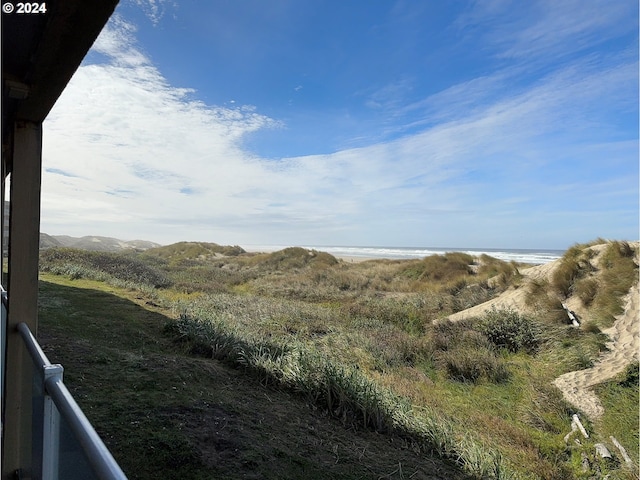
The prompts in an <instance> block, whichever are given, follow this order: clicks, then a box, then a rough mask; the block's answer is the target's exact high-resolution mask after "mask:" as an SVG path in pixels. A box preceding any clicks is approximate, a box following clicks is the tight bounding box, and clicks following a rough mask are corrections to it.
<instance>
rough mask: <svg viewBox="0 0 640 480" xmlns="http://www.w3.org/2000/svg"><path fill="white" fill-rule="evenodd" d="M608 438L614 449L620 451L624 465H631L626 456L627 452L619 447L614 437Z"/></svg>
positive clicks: (629, 459)
mask: <svg viewBox="0 0 640 480" xmlns="http://www.w3.org/2000/svg"><path fill="white" fill-rule="evenodd" d="M609 438H610V439H611V442H613V444H614V445H615V446H616V448H617V449H618V450H620V455H622V458H624V461H625V463H626V464H627V465H628V466H631V465H633V462H632V461H631V458H629V455H627V451H626V450H625V449H624V447H623V446H622V445H620V443H619V442H618V440H616V437H614V436H611V437H609Z"/></svg>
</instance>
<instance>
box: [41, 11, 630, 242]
mask: <svg viewBox="0 0 640 480" xmlns="http://www.w3.org/2000/svg"><path fill="white" fill-rule="evenodd" d="M638 68H639V65H638V2H637V1H636V0H562V1H558V0H530V1H526V2H522V1H519V0H513V1H509V0H483V1H463V0H451V1H446V2H444V1H436V0H421V1H415V0H376V1H370V0H305V1H300V0H269V1H265V0H192V1H177V0H120V4H119V5H118V7H117V8H116V11H115V13H114V15H113V16H112V17H111V19H110V21H109V22H108V24H107V25H106V27H105V29H104V30H103V32H102V33H101V35H100V36H99V37H98V39H97V40H96V42H95V44H94V46H93V48H92V49H91V50H90V52H89V53H88V55H87V57H86V58H85V60H84V62H83V63H82V65H81V66H80V67H79V69H78V70H77V72H76V73H75V75H74V77H73V78H72V80H71V81H70V83H69V85H68V86H67V88H66V90H65V91H64V92H63V94H62V96H61V97H60V98H59V100H58V102H57V103H56V105H55V106H54V108H53V109H52V111H51V113H50V114H49V116H48V118H47V120H46V121H45V124H44V137H43V181H42V214H41V231H43V232H46V233H49V234H52V235H72V236H84V235H102V236H110V237H116V238H120V239H122V240H133V239H143V240H150V241H155V242H158V243H161V244H170V243H173V242H177V241H182V240H188V241H207V242H215V243H219V244H225V245H226V244H233V245H242V246H250V245H318V246H321V245H345V246H350V245H352V246H355V245H358V246H399V247H402V246H431V247H452V248H483V247H484V248H548V249H564V248H567V247H568V246H570V245H572V244H574V243H577V242H586V241H590V240H593V239H595V238H598V237H602V238H610V239H620V240H622V239H626V240H634V239H635V240H637V239H638V237H639V188H638V185H639V172H638V165H639V161H638V147H639V146H638Z"/></svg>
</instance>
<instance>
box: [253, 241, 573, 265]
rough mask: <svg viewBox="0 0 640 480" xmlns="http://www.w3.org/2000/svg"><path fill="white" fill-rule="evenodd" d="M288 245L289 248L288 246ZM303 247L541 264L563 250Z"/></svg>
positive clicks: (268, 248) (263, 248)
mask: <svg viewBox="0 0 640 480" xmlns="http://www.w3.org/2000/svg"><path fill="white" fill-rule="evenodd" d="M288 246H292V245H288ZM297 246H300V247H303V248H309V249H314V250H319V251H322V252H327V253H330V254H331V255H334V256H336V257H354V258H358V257H359V258H389V259H400V260H402V259H415V258H423V257H427V256H429V255H436V254H440V255H441V254H443V253H446V252H464V253H468V254H469V255H474V256H480V255H482V254H483V253H484V254H487V255H490V256H492V257H495V258H499V259H500V260H504V261H507V262H510V261H512V260H513V261H514V262H520V263H531V264H536V265H539V264H543V263H549V262H553V261H554V260H557V259H558V258H560V257H562V255H563V254H564V250H545V249H515V248H436V247H343V246H329V245H297ZM244 248H245V249H246V250H249V251H254V252H275V251H278V250H282V249H283V248H287V245H247V246H246V247H244Z"/></svg>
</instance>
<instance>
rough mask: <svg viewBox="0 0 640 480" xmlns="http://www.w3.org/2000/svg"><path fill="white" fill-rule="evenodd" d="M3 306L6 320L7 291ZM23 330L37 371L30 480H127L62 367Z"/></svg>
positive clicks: (33, 400) (34, 390)
mask: <svg viewBox="0 0 640 480" xmlns="http://www.w3.org/2000/svg"><path fill="white" fill-rule="evenodd" d="M1 308H2V310H3V312H2V313H3V319H5V318H6V292H5V291H4V290H3V291H2V307H1ZM3 323H4V322H3ZM18 331H19V333H20V336H21V337H22V339H23V341H24V344H25V347H26V350H27V352H28V353H29V356H30V357H31V360H32V363H33V367H34V368H33V398H32V448H31V451H32V465H31V473H32V475H31V478H42V479H43V480H58V479H70V480H74V479H78V480H79V479H83V480H84V479H99V480H121V479H124V480H126V478H127V477H126V476H125V474H124V473H123V471H122V469H121V468H120V466H119V465H118V464H117V462H116V461H115V460H114V458H113V456H112V455H111V453H110V452H109V450H108V449H107V447H106V446H105V444H104V443H103V442H102V440H101V439H100V437H99V436H98V434H97V433H96V431H95V430H94V428H93V426H92V425H91V423H90V422H89V420H88V419H87V417H86V416H85V415H84V413H83V412H82V410H81V409H80V407H79V406H78V404H77V403H76V401H75V400H74V399H73V396H72V395H71V393H70V392H69V390H68V389H67V387H66V386H65V384H64V382H63V380H62V376H63V371H64V369H63V368H62V365H59V364H52V363H51V362H50V361H49V359H48V358H47V356H46V355H45V354H44V352H43V351H42V348H41V347H40V344H39V343H38V341H37V340H36V338H35V337H34V336H33V334H32V333H31V331H30V330H29V327H28V326H27V324H25V323H20V324H18ZM5 338H6V337H5Z"/></svg>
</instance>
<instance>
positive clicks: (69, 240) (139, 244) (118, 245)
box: [40, 233, 160, 252]
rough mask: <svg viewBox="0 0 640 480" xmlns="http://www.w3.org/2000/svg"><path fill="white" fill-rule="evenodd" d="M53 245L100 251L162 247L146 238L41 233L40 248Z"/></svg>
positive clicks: (43, 248)
mask: <svg viewBox="0 0 640 480" xmlns="http://www.w3.org/2000/svg"><path fill="white" fill-rule="evenodd" d="M53 247H71V248H80V249H82V250H94V251H99V252H120V251H122V250H148V249H150V248H157V247H160V244H158V243H154V242H149V241H146V240H129V241H124V240H118V239H117V238H111V237H99V236H86V237H70V236H68V235H48V234H46V233H40V249H41V250H45V249H47V248H53Z"/></svg>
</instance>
